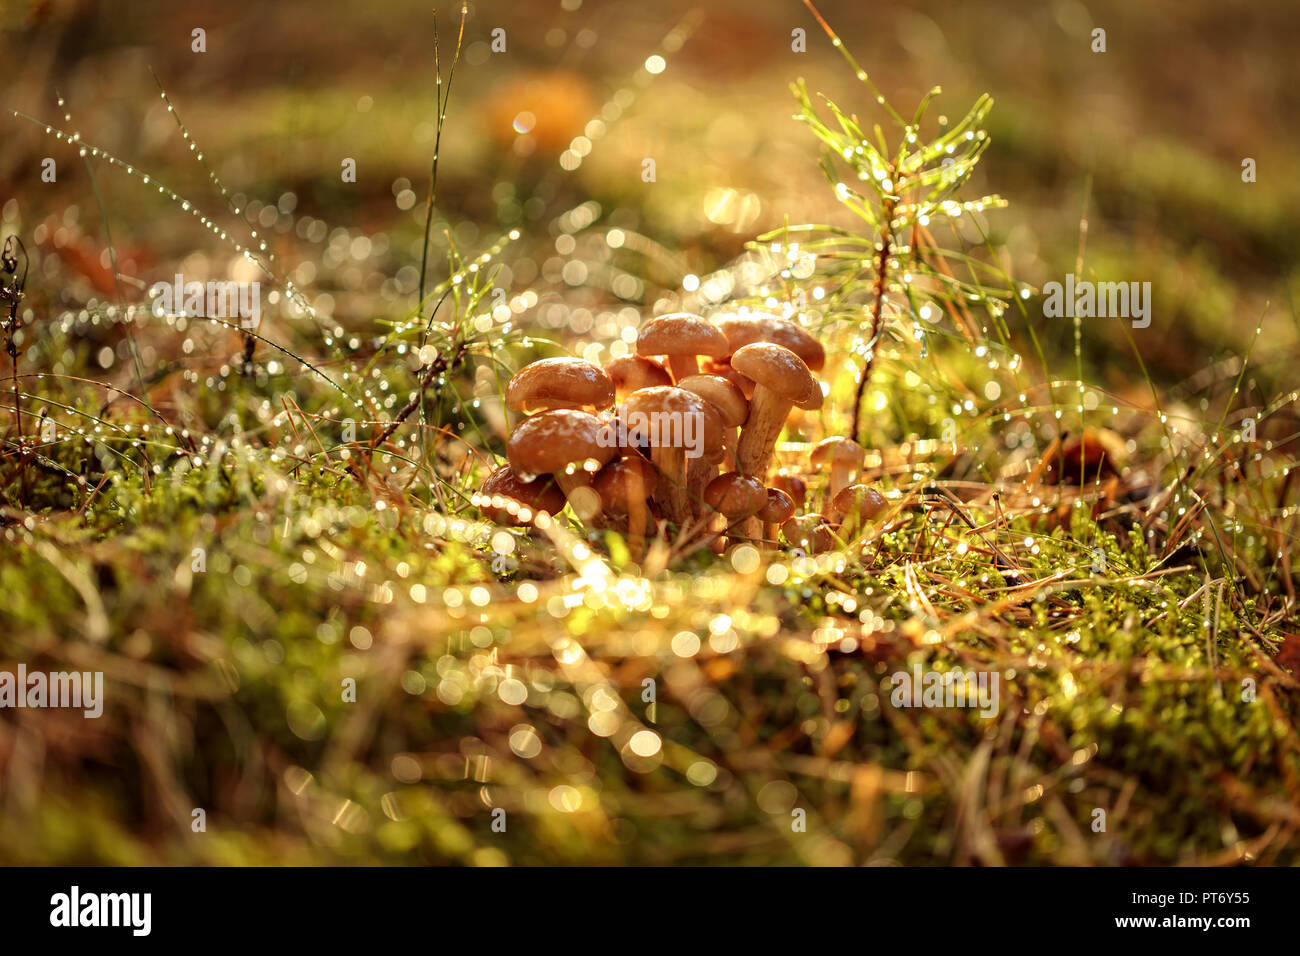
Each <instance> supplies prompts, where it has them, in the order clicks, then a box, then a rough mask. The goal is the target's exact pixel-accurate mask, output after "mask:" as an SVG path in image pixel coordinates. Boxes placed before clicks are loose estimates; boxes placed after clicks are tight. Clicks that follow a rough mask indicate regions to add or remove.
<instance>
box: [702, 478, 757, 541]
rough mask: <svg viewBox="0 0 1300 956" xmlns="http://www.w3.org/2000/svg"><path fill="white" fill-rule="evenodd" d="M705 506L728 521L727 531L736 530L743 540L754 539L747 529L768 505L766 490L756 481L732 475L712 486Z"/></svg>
mask: <svg viewBox="0 0 1300 956" xmlns="http://www.w3.org/2000/svg"><path fill="white" fill-rule="evenodd" d="M704 503H705V504H707V505H708V506H709V507H710V508H711V509H713V510H714V511H716V512H717V513H718V514H720V515H722V516H723V517H724V518H726V520H727V527H729V528H736V530H737V532H738V535H739V536H740V537H753V535H752V533H750V529H747V528H746V527H745V526H746V525H748V524H749V519H751V518H753V517H754V515H756V514H758V512H759V511H760V510H761V509H762V508H763V506H764V505H766V504H767V489H766V488H764V487H763V483H762V482H761V481H759V480H758V479H757V478H751V477H749V476H748V475H742V474H740V473H739V472H736V471H729V472H727V473H726V474H725V475H718V477H716V478H714V479H713V480H712V481H710V482H709V485H708V487H707V488H705V489H704ZM737 526H739V527H737Z"/></svg>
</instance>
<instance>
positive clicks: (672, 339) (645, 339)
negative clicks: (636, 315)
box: [636, 312, 731, 382]
mask: <svg viewBox="0 0 1300 956" xmlns="http://www.w3.org/2000/svg"><path fill="white" fill-rule="evenodd" d="M636 350H637V354H638V355H666V356H668V369H669V371H671V372H672V373H673V379H674V381H678V382H680V381H681V380H682V379H684V378H686V376H688V375H698V374H699V371H700V362H699V356H701V355H708V356H711V357H713V358H722V357H723V356H725V355H730V354H731V346H729V345H728V344H727V337H726V336H725V335H723V334H722V333H721V332H719V331H718V330H717V329H716V328H714V327H713V325H712V324H711V323H710V322H708V321H706V320H705V319H704V318H703V317H701V316H698V315H695V314H693V313H691V312H673V313H670V314H669V315H661V316H659V318H657V319H651V320H650V321H649V322H647V323H646V324H645V326H644V327H643V328H642V329H641V334H640V335H639V336H637V340H636Z"/></svg>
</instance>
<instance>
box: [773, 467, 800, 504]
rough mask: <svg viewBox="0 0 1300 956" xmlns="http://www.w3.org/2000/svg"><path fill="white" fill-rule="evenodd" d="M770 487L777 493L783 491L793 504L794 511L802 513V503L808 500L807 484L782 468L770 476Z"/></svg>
mask: <svg viewBox="0 0 1300 956" xmlns="http://www.w3.org/2000/svg"><path fill="white" fill-rule="evenodd" d="M771 484H772V487H773V488H775V489H776V490H777V491H783V492H785V493H786V494H787V495H789V496H790V500H791V501H793V502H794V510H795V511H802V510H803V506H804V503H805V502H806V501H807V500H808V483H807V482H806V481H804V480H803V479H802V478H800V477H799V476H798V475H796V474H793V473H791V472H789V471H787V470H786V469H784V468H782V469H780V470H779V471H777V473H776V474H775V475H773V476H772V482H771Z"/></svg>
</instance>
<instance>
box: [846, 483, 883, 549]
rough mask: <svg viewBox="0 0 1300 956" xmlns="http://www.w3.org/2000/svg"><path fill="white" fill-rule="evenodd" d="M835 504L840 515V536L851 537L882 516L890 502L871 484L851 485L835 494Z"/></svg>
mask: <svg viewBox="0 0 1300 956" xmlns="http://www.w3.org/2000/svg"><path fill="white" fill-rule="evenodd" d="M833 506H834V509H835V514H836V515H839V516H840V537H842V538H849V537H852V536H854V535H856V534H857V533H858V532H859V531H861V530H862V529H863V528H865V527H866V526H867V525H869V524H870V523H871V522H873V521H875V520H876V518H878V517H880V515H881V514H882V513H883V512H884V510H885V509H886V508H887V507H889V502H888V501H887V500H886V499H885V496H884V495H882V494H881V493H880V492H879V491H877V490H876V489H875V488H872V487H871V486H870V485H849V486H848V487H847V488H844V489H842V490H841V491H840V493H839V494H837V495H836V496H835V501H834V503H833Z"/></svg>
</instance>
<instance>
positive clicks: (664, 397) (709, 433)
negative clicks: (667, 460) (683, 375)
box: [623, 385, 726, 460]
mask: <svg viewBox="0 0 1300 956" xmlns="http://www.w3.org/2000/svg"><path fill="white" fill-rule="evenodd" d="M665 413H667V414H669V415H672V416H674V417H673V418H671V419H664V418H660V419H655V418H654V417H653V416H654V415H656V414H659V415H661V416H662V415H663V414H665ZM623 414H624V416H626V418H625V420H626V422H627V433H628V442H629V444H633V445H634V446H635V447H638V448H640V447H642V445H643V444H648V445H649V447H651V448H653V447H655V446H656V445H659V447H664V445H663V442H664V439H665V438H668V437H673V438H676V439H684V438H685V429H686V425H685V422H686V419H687V417H688V416H699V422H700V424H699V426H696V427H700V428H702V429H703V433H702V436H701V437H702V438H703V442H702V446H703V447H702V456H703V457H704V458H705V460H716V459H717V457H718V456H719V455H721V454H722V442H723V438H724V436H725V434H726V430H725V428H724V427H723V424H722V416H721V414H720V413H719V412H718V410H717V409H716V408H714V407H713V406H712V405H710V404H709V403H708V402H706V401H705V400H704V399H702V398H700V396H698V395H696V394H695V393H694V392H688V391H686V389H684V388H675V387H673V386H671V385H670V386H660V387H655V388H643V389H641V390H640V391H638V392H633V393H632V394H631V395H629V396H628V397H627V401H626V402H624V403H623ZM641 415H645V416H646V417H647V420H648V422H649V423H650V425H651V426H652V428H651V434H649V435H643V434H641V433H640V428H639V425H640V422H639V421H638V420H637V419H638V418H639V417H640V416H641ZM656 421H657V422H658V423H659V427H658V429H657V431H656V430H655V429H654V427H653V426H654V424H655V423H656ZM665 430H667V431H668V432H669V433H670V434H669V435H665V434H664V432H665ZM672 447H682V448H684V447H685V446H684V445H673V446H672Z"/></svg>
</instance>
